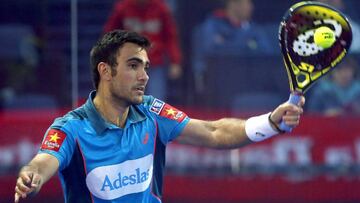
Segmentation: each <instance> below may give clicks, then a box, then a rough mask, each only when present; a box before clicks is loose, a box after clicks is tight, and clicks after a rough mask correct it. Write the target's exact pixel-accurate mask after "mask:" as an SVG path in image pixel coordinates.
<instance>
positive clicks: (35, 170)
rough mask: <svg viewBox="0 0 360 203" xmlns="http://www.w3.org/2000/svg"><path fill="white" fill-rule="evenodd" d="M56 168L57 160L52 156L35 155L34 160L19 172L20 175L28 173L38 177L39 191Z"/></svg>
mask: <svg viewBox="0 0 360 203" xmlns="http://www.w3.org/2000/svg"><path fill="white" fill-rule="evenodd" d="M58 166H59V164H58V161H57V159H56V158H55V157H53V156H52V155H49V154H37V155H36V156H35V157H34V159H32V160H31V161H30V162H29V163H28V164H27V165H25V166H24V167H23V168H22V169H21V170H20V173H22V172H28V173H31V174H36V175H38V176H39V177H40V182H39V188H38V190H39V189H40V188H41V186H42V185H43V184H44V183H46V182H47V181H48V180H49V179H50V178H51V177H52V176H53V175H54V174H55V172H56V171H57V169H58Z"/></svg>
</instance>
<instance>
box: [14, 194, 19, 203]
mask: <svg viewBox="0 0 360 203" xmlns="http://www.w3.org/2000/svg"><path fill="white" fill-rule="evenodd" d="M19 200H20V195H19V194H18V193H16V192H15V197H14V203H18V202H19Z"/></svg>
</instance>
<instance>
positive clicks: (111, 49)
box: [90, 30, 151, 89]
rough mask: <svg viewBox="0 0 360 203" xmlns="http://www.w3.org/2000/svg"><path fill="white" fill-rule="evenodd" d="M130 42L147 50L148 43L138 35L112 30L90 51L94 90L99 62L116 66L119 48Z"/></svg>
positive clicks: (97, 79) (96, 86)
mask: <svg viewBox="0 0 360 203" xmlns="http://www.w3.org/2000/svg"><path fill="white" fill-rule="evenodd" d="M127 42H131V43H134V44H137V45H139V46H140V47H142V48H144V49H148V48H149V47H150V45H151V43H150V41H149V40H148V39H147V38H146V37H144V36H141V35H140V34H138V33H136V32H132V31H126V30H113V31H111V32H108V33H106V34H105V35H104V36H103V37H102V38H101V39H100V40H99V41H98V42H97V43H96V44H95V45H94V47H93V48H92V49H91V51H90V65H91V72H92V82H93V85H94V87H95V89H98V86H99V81H100V75H99V71H98V70H97V66H98V64H99V63H100V62H105V63H107V64H109V65H110V66H111V67H112V68H113V67H115V66H116V65H117V62H116V56H117V54H118V51H119V48H121V47H122V46H123V45H124V44H125V43H127Z"/></svg>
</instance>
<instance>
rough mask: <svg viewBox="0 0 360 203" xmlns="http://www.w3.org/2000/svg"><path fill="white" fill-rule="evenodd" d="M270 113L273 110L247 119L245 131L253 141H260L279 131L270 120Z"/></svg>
mask: <svg viewBox="0 0 360 203" xmlns="http://www.w3.org/2000/svg"><path fill="white" fill-rule="evenodd" d="M270 114H271V112H270V113H267V114H264V115H260V116H255V117H251V118H249V119H247V120H246V122H245V132H246V135H247V136H248V137H249V139H250V140H251V141H253V142H260V141H262V140H265V139H267V138H270V137H272V136H273V135H276V134H278V133H279V132H277V131H276V130H274V129H273V128H272V127H271V124H270V122H269V116H270Z"/></svg>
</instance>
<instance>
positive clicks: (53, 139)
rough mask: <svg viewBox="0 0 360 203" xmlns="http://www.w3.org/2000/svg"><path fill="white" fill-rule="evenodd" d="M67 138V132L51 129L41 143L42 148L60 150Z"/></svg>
mask: <svg viewBox="0 0 360 203" xmlns="http://www.w3.org/2000/svg"><path fill="white" fill-rule="evenodd" d="M65 138H66V134H65V133H64V132H63V131H61V130H57V129H50V130H49V131H48V132H47V134H46V136H45V138H44V140H43V142H42V144H41V148H40V149H41V150H52V151H56V152H57V151H59V149H60V147H61V145H62V143H63V141H64V139H65Z"/></svg>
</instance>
